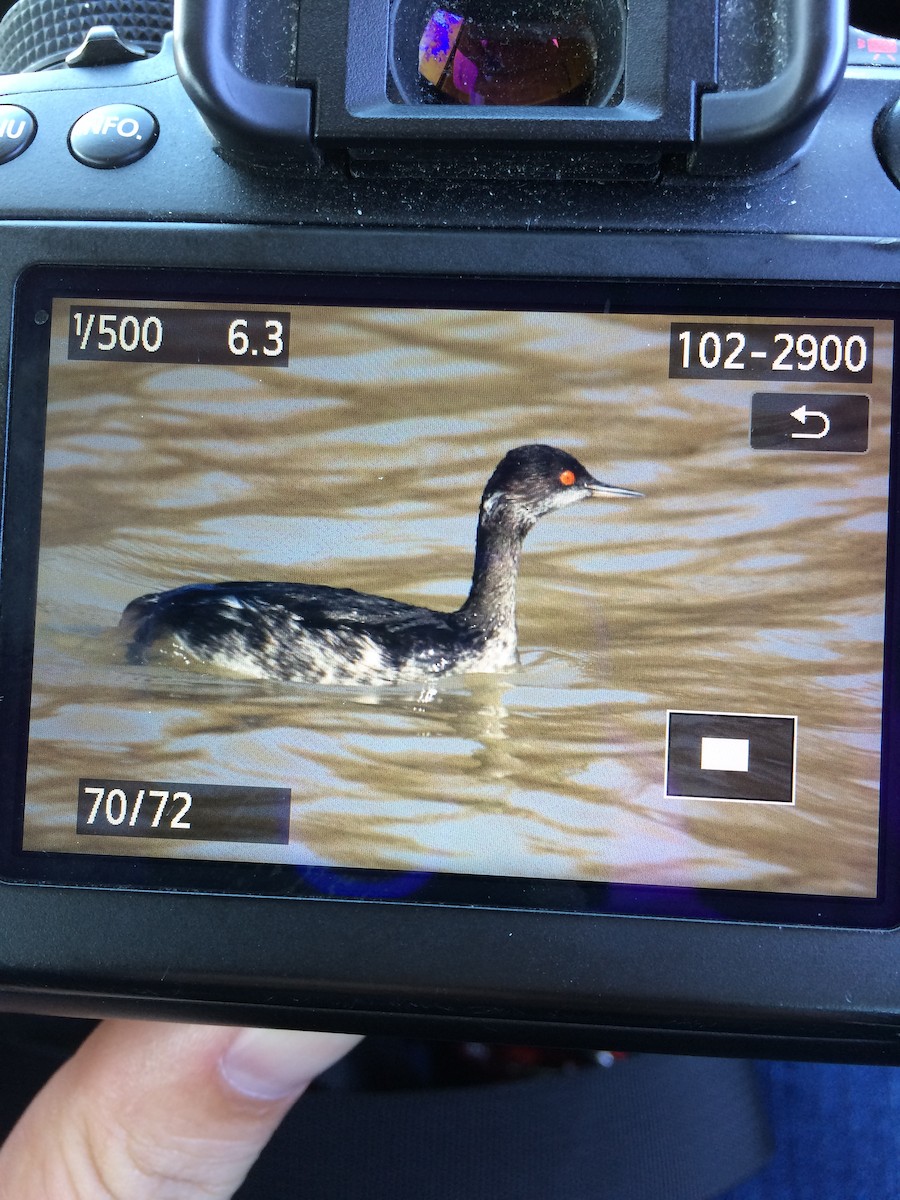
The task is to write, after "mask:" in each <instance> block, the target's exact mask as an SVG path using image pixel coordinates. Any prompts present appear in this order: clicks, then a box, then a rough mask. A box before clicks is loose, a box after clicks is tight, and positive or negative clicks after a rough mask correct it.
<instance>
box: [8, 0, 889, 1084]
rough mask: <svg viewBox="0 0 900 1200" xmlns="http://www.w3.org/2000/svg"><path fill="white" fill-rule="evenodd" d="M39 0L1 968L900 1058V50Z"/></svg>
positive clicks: (418, 3)
mask: <svg viewBox="0 0 900 1200" xmlns="http://www.w3.org/2000/svg"><path fill="white" fill-rule="evenodd" d="M23 6H26V0H19V3H18V4H16V5H15V6H13V8H12V9H11V10H10V12H9V13H8V14H7V16H6V17H5V19H4V20H3V21H2V22H0V70H3V71H5V72H6V73H5V74H3V75H0V199H2V206H3V211H2V219H0V284H2V289H3V295H4V297H5V304H4V313H5V317H4V321H3V323H2V328H0V358H2V361H3V362H4V364H8V367H7V366H4V371H8V404H7V408H6V416H5V441H4V491H3V510H2V539H3V541H2V590H0V678H2V682H3V686H2V696H0V780H2V785H0V803H2V806H3V814H4V815H3V821H2V828H3V835H2V844H0V878H2V883H0V927H2V929H3V935H2V943H0V1003H2V1004H3V1005H4V1006H5V1007H7V1008H9V1009H16V1008H18V1009H26V1010H30V1011H36V1012H60V1013H71V1014H83V1015H102V1014H106V1013H123V1014H132V1015H140V1014H145V1015H151V1016H172V1017H184V1018H187V1019H200V1020H213V1021H216V1020H222V1021H233V1022H240V1023H256V1024H271V1025H279V1024H280V1025H292V1026H296V1027H309V1028H340V1029H358V1030H363V1031H369V1030H383V1031H391V1030H394V1031H396V1030H403V1031H405V1032H425V1033H428V1034H434V1035H438V1036H440V1035H452V1036H462V1037H473V1036H474V1037H478V1038H480V1039H491V1040H519V1041H544V1042H553V1043H557V1044H582V1045H588V1046H601V1045H609V1046H615V1047H617V1048H618V1047H622V1048H626V1049H627V1048H630V1047H641V1048H649V1049H676V1050H686V1051H697V1052H700V1053H716V1054H717V1053H750V1054H770V1055H773V1054H774V1055H778V1056H780V1057H786V1056H791V1055H793V1056H797V1057H804V1056H823V1057H832V1058H842V1057H843V1058H855V1059H859V1060H864V1059H869V1060H872V1061H898V1060H900V1041H898V1031H900V1022H898V1015H900V997H898V993H897V988H896V983H895V980H896V975H897V969H898V964H900V933H898V926H900V877H898V844H897V843H898V823H900V822H898V817H900V807H898V806H900V779H898V770H900V761H898V729H897V725H898V713H897V704H896V688H897V683H898V676H897V671H898V660H897V648H896V645H895V637H894V632H893V631H894V629H895V627H896V617H897V594H896V586H895V576H896V565H895V564H896V553H897V548H896V518H897V513H896V507H897V498H896V491H897V489H896V481H897V472H898V469H900V468H898V465H897V461H896V460H897V453H898V451H897V447H896V445H895V440H896V439H894V440H893V441H892V410H893V399H894V391H895V386H896V381H895V374H896V353H897V351H896V337H897V333H896V321H897V313H898V291H897V261H898V251H897V246H898V243H897V238H896V217H897V214H898V212H900V194H898V181H900V129H898V122H900V116H898V111H900V110H898V109H897V107H896V106H897V103H898V97H900V58H898V50H897V45H896V43H895V42H893V41H892V40H891V38H890V37H888V36H885V35H883V34H882V33H880V32H879V31H875V32H872V33H870V32H868V31H861V30H857V29H856V28H850V27H849V16H848V12H847V8H846V6H845V5H844V4H843V3H842V2H840V0H691V2H690V3H688V2H687V0H585V2H584V3H581V0H546V2H544V0H527V2H523V3H518V4H509V3H503V2H501V0H468V2H467V3H465V4H459V5H449V6H447V7H441V6H440V5H439V4H437V3H425V2H424V0H393V2H389V0H300V2H299V3H298V2H297V0H266V2H265V3H263V4H254V5H249V4H242V3H238V2H237V0H184V2H183V3H181V4H176V6H175V12H174V21H173V23H172V27H171V32H170V31H169V24H170V22H169V13H168V9H167V6H166V5H165V4H164V3H161V4H159V5H155V4H152V3H151V4H146V3H141V4H136V5H134V6H133V7H132V8H131V9H127V8H123V9H122V10H121V11H120V12H117V11H111V10H110V9H108V8H107V7H105V6H103V5H100V4H94V3H89V4H87V5H84V4H79V5H77V6H75V5H73V6H68V7H67V6H65V5H61V6H60V8H59V9H58V10H57V11H54V13H53V14H51V16H50V17H49V18H48V17H46V14H44V15H39V13H38V10H39V9H41V8H42V7H43V6H38V5H34V6H32V5H31V2H30V0H27V7H23ZM76 9H77V12H76V11H74V10H76ZM42 21H46V22H47V27H46V28H45V27H43V26H42V24H41V23H42ZM848 28H850V39H849V42H850V44H849V57H848Z"/></svg>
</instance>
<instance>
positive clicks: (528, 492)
mask: <svg viewBox="0 0 900 1200" xmlns="http://www.w3.org/2000/svg"><path fill="white" fill-rule="evenodd" d="M640 495H641V493H640V492H634V491H631V490H630V489H629V488H622V487H615V486H613V485H612V484H609V483H601V482H600V481H599V480H597V479H595V478H594V477H593V475H590V474H589V473H588V472H587V471H586V470H585V468H584V467H583V466H582V465H581V463H580V462H579V461H578V459H577V458H573V457H572V455H571V454H567V453H566V452H565V451H563V450H557V449H555V448H554V447H553V446H519V447H517V448H516V449H515V450H510V451H509V453H508V454H507V455H506V457H505V458H504V459H503V460H502V462H501V463H500V464H499V465H498V466H497V468H496V470H495V471H494V473H493V474H492V475H491V477H490V479H489V480H488V482H487V486H486V487H485V489H484V494H483V495H482V497H481V506H480V508H479V512H478V534H477V538H476V542H475V567H474V570H473V573H472V587H471V590H470V592H469V596H468V599H467V600H466V602H465V604H463V606H462V608H460V609H458V610H457V611H456V612H437V611H435V610H434V609H431V608H422V607H419V606H418V605H414V604H404V603H402V602H400V601H398V600H388V599H385V598H384V597H382V596H370V595H366V594H364V593H361V592H355V591H352V590H351V589H349V588H332V587H318V586H316V585H312V584H304V583H195V584H188V585H187V586H186V587H179V588H174V589H173V590H172V591H168V592H156V593H153V594H152V595H148V596H139V597H138V598H137V599H136V600H132V601H131V603H130V604H129V605H128V607H127V608H126V609H125V611H124V613H123V614H122V621H121V627H122V629H123V630H124V631H125V633H126V635H127V636H128V637H129V639H130V641H129V645H128V660H129V662H132V663H143V662H145V661H146V658H147V653H148V651H149V650H150V648H151V647H153V646H157V645H159V646H164V647H167V648H168V649H169V650H170V651H173V652H174V653H176V654H177V655H179V657H182V658H183V659H185V660H187V661H189V662H201V663H209V664H214V665H215V666H217V667H223V668H225V669H226V670H228V671H230V672H233V673H234V674H236V675H240V676H243V677H245V678H254V679H280V680H290V681H303V682H313V683H329V684H331V683H334V684H390V683H405V682H412V681H416V682H422V681H426V680H430V679H433V678H435V677H436V676H440V675H451V674H460V673H462V672H467V671H498V670H501V669H502V668H504V667H507V666H510V665H511V664H512V663H514V662H515V661H516V581H517V576H518V573H519V554H520V551H521V549H522V542H523V541H524V539H525V535H526V534H527V533H528V531H529V529H531V528H532V526H533V525H534V524H535V522H536V521H537V520H538V518H539V517H543V516H544V515H545V514H546V513H549V512H553V510H554V509H557V508H562V507H563V506H564V505H566V504H573V503H575V501H577V500H585V499H587V498H588V497H589V496H640Z"/></svg>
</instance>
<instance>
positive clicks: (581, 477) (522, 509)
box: [481, 445, 641, 528]
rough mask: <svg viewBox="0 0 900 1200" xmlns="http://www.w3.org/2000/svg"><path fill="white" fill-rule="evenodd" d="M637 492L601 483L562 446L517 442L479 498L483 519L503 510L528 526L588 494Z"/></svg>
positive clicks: (611, 494)
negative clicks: (523, 444) (527, 444)
mask: <svg viewBox="0 0 900 1200" xmlns="http://www.w3.org/2000/svg"><path fill="white" fill-rule="evenodd" d="M604 495H605V496H640V495H641V493H640V492H634V491H631V490H630V489H629V488H622V487H616V486H615V485H614V484H610V483H601V482H600V480H599V479H595V478H594V476H593V475H591V474H590V472H589V471H588V470H586V468H585V467H584V466H583V465H582V464H581V463H580V462H579V461H578V459H577V458H574V457H573V456H572V455H571V454H567V453H566V451H565V450H557V449H556V447H555V446H541V445H534V446H517V447H516V448H515V450H510V452H509V453H508V454H507V455H506V457H505V458H504V459H503V460H502V461H501V462H500V463H499V464H498V465H497V467H496V469H495V470H494V473H493V475H491V477H490V479H489V480H488V482H487V487H486V488H485V489H484V495H483V496H482V498H481V516H482V520H491V519H492V518H493V517H494V516H495V515H496V516H497V517H499V516H500V515H501V514H503V515H504V516H505V517H506V518H507V519H509V518H513V519H514V520H515V522H516V523H517V524H521V525H523V526H524V527H525V528H531V526H532V525H533V524H534V522H535V521H536V520H537V519H538V518H539V517H542V516H544V514H545V513H548V512H552V511H553V510H554V509H556V508H562V507H563V505H566V504H574V503H576V502H577V501H578V500H586V499H587V498H588V497H589V496H604Z"/></svg>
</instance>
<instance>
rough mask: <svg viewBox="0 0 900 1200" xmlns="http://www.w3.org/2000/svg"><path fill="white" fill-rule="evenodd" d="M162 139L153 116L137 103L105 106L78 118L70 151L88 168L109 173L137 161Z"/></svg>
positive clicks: (71, 132)
mask: <svg viewBox="0 0 900 1200" xmlns="http://www.w3.org/2000/svg"><path fill="white" fill-rule="evenodd" d="M158 136H159V124H158V123H157V120H156V117H154V115H153V113H151V112H148V111H147V109H146V108H139V107H138V105H137V104H104V105H102V107H100V108H92V109H91V111H90V112H86V113H85V114H84V116H83V117H79V118H78V120H77V121H76V122H75V124H74V125H73V126H72V128H71V130H70V131H69V149H70V150H71V151H72V154H73V155H74V156H75V158H77V159H78V161H79V162H83V163H84V165H85V166H86V167H97V168H99V169H100V170H110V169H112V168H113V167H127V166H128V165H129V163H133V162H137V160H138V159H139V158H143V157H144V155H145V154H146V153H147V151H148V150H150V149H151V148H152V147H153V145H154V143H155V142H156V139H157V137H158Z"/></svg>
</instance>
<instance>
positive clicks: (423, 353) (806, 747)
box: [27, 309, 890, 894]
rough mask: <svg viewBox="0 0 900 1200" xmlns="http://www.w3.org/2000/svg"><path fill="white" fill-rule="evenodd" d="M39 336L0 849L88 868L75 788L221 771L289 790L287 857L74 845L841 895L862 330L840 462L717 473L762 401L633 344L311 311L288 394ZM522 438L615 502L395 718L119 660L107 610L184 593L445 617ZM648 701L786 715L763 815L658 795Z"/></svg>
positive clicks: (856, 784)
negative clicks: (621, 490)
mask: <svg viewBox="0 0 900 1200" xmlns="http://www.w3.org/2000/svg"><path fill="white" fill-rule="evenodd" d="M64 316H65V314H63V318H64ZM55 320H56V322H57V325H56V326H55V330H54V333H55V341H54V345H55V347H56V351H55V354H56V363H55V366H54V367H53V371H52V393H51V395H52V400H51V405H50V414H49V429H48V443H47V445H48V450H47V459H46V471H47V476H46V498H45V505H44V513H43V527H42V545H43V552H42V560H41V571H40V583H39V613H38V620H39V628H38V643H37V649H36V656H35V687H34V701H33V738H32V745H31V754H30V760H29V797H30V800H29V807H28V830H27V845H28V847H29V848H43V849H74V848H75V847H77V846H79V845H80V846H81V847H82V848H88V847H86V846H85V840H84V839H82V838H78V837H77V836H76V834H75V832H74V796H75V786H76V781H77V779H78V777H79V776H84V775H90V776H94V777H97V776H100V777H108V778H125V779H157V780H172V779H179V780H185V781H188V782H191V781H193V782H195V783H196V782H209V783H217V782H233V781H236V780H238V781H243V782H247V783H256V784H268V785H277V786H290V788H291V789H292V795H293V810H292V811H293V816H292V846H291V847H290V848H288V849H275V848H272V849H266V848H262V849H260V848H258V847H251V846H246V845H245V846H238V845H235V846H225V847H221V846H219V847H204V846H197V845H193V844H178V845H174V846H173V845H172V844H168V843H167V844H164V845H162V844H159V843H153V842H142V843H138V844H136V843H135V842H134V841H132V840H129V841H125V842H124V843H123V842H121V841H119V840H117V839H111V838H110V839H99V838H91V840H90V847H89V848H90V849H91V850H92V851H94V852H96V851H97V850H98V849H103V850H108V851H109V852H110V853H134V852H136V850H138V848H139V852H140V853H147V854H159V853H177V854H181V855H185V856H193V857H198V856H199V857H203V856H207V857H219V856H223V857H230V858H239V857H248V858H251V857H252V858H266V859H271V860H272V861H278V860H282V859H289V860H293V861H300V862H309V863H324V864H332V863H338V864H345V865H360V866H370V867H371V866H377V867H391V868H410V867H415V868H423V869H437V870H445V871H454V872H476V873H501V874H508V875H520V876H535V877H557V878H581V879H592V880H626V881H634V882H648V883H674V884H681V883H685V884H687V883H691V884H708V885H728V886H733V887H737V888H761V889H776V890H785V891H799V892H810V891H811V892H840V893H849V894H871V893H872V891H873V889H874V883H875V867H876V836H877V796H878V792H877V779H878V770H879V754H878V747H879V733H880V703H881V656H882V646H881V640H882V626H883V595H882V592H883V578H884V553H885V551H884V543H885V526H886V518H885V504H886V477H887V453H888V414H889V399H888V385H889V375H888V367H887V363H888V360H889V348H890V347H889V335H888V332H887V329H886V327H885V328H883V329H881V330H880V331H879V334H878V337H879V365H878V366H877V367H876V372H875V383H874V385H872V386H871V387H867V388H865V389H861V390H865V391H866V392H867V394H869V395H870V396H871V397H872V414H873V415H872V429H871V440H870V450H869V452H868V453H867V454H863V455H845V454H791V453H779V452H756V451H751V450H750V449H749V445H748V414H749V404H750V397H751V395H752V393H753V391H755V390H765V385H762V384H750V383H747V384H731V383H723V382H715V381H688V382H678V383H674V382H670V381H669V380H668V378H667V368H668V322H667V321H665V320H663V319H656V318H645V317H641V318H634V319H631V318H624V317H595V316H590V315H585V316H577V315H576V316H572V315H550V316H537V315H529V314H515V313H476V314H459V313H439V314H431V315H428V314H422V313H416V312H404V311H382V312H380V313H366V312H363V311H360V310H335V309H313V310H307V311H301V312H298V313H295V316H294V320H293V331H292V347H291V348H292V361H291V366H290V369H287V370H286V369H279V368H275V367H269V368H267V369H266V368H263V369H253V368H242V367H235V368H228V367H206V368H201V367H192V366H190V367H183V366H164V365H157V364H151V365H121V364H104V363H101V364H97V363H85V362H73V363H68V362H65V361H63V354H64V346H63V338H62V332H63V325H61V324H60V321H61V318H60V317H59V316H57V317H56V318H55ZM790 386H791V385H787V387H788V389H789V388H790ZM816 387H817V389H818V390H822V391H827V390H829V385H816ZM770 390H779V391H783V390H786V386H785V385H784V384H782V383H780V384H779V386H778V387H777V388H774V389H770ZM831 390H836V391H847V390H848V388H847V386H846V385H843V386H842V387H840V386H839V387H835V386H834V385H831ZM804 394H805V393H804V392H803V390H802V389H799V390H798V396H803V395H804ZM798 403H800V400H799V399H798ZM532 441H546V442H551V443H553V444H555V445H558V446H561V447H563V448H565V449H567V450H569V451H571V452H573V453H574V454H576V455H577V456H578V457H579V458H581V459H582V461H583V462H584V463H585V465H586V466H587V467H588V469H589V470H591V471H593V473H594V474H596V475H597V476H598V477H599V478H601V479H604V480H606V481H608V482H611V483H616V484H621V485H623V486H626V487H632V488H636V489H639V490H640V491H642V492H643V493H644V498H643V499H640V500H637V499H635V500H625V499H619V500H603V501H601V500H595V501H588V502H585V503H583V504H580V505H578V506H574V507H572V508H569V509H565V510H563V511H561V512H558V513H556V514H554V515H552V516H549V517H547V518H546V519H544V520H543V521H542V522H540V523H539V525H538V526H537V527H536V529H535V530H534V531H533V532H532V533H531V534H530V535H529V538H528V541H527V542H526V546H525V553H524V555H523V564H522V573H521V585H520V595H519V640H520V652H521V663H520V665H519V666H518V667H517V668H516V669H514V670H511V671H509V672H507V673H504V674H500V675H493V676H490V675H482V676H468V677H459V678H450V679H446V680H444V681H440V682H438V683H436V684H435V685H434V687H433V688H432V689H430V690H428V691H427V692H424V693H423V692H421V691H420V690H419V689H417V688H415V687H402V688H401V687H391V688H380V689H375V688H371V689H356V688H336V687H332V688H323V687H312V686H303V685H290V686H288V685H281V684H275V683H256V682H252V683H251V682H246V681H241V680H233V679H230V678H227V677H225V676H224V675H213V674H201V673H200V672H197V671H188V670H186V669H179V668H178V667H177V665H175V664H172V663H167V662H156V663H153V664H151V665H149V666H146V667H137V666H130V665H127V664H126V663H125V660H124V655H123V648H122V644H121V641H120V638H119V635H118V633H117V631H116V625H117V622H118V619H119V616H120V614H121V611H122V609H123V608H124V606H125V604H126V603H127V602H128V601H129V600H130V599H132V598H134V597H135V596H137V595H140V594H141V593H143V592H147V591H153V590H159V589H161V588H168V587H174V586H177V585H179V584H184V583H189V582H192V581H195V580H199V581H218V580H227V579H273V580H303V581H307V582H312V583H322V584H334V585H338V586H349V587H354V588H357V589H360V590H363V591H369V592H374V593H377V594H381V595H388V596H393V597H396V598H398V599H402V600H406V601H411V602H416V603H426V604H430V605H433V606H434V607H436V608H447V609H449V608H453V607H456V606H458V605H459V604H460V603H461V602H462V600H463V599H464V598H465V594H466V590H467V586H468V580H469V577H470V574H471V560H472V548H473V544H474V533H475V515H476V511H477V505H478V500H479V496H480V493H481V489H482V488H483V486H484V483H485V481H486V479H487V477H488V475H489V474H490V472H491V470H492V469H493V467H494V466H495V465H496V463H497V462H498V460H499V459H500V458H501V457H502V456H503V454H504V453H505V452H506V451H507V450H508V449H510V448H511V447H513V446H516V445H520V444H522V443H525V442H532ZM667 709H686V710H704V711H718V712H728V713H760V714H765V713H770V714H788V715H796V716H797V717H798V721H799V726H798V727H799V736H798V776H797V778H798V784H797V795H796V804H795V806H794V807H790V806H776V805H771V804H750V803H743V804H742V803H723V802H716V801H699V800H672V799H665V797H664V743H665V725H666V710H667Z"/></svg>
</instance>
